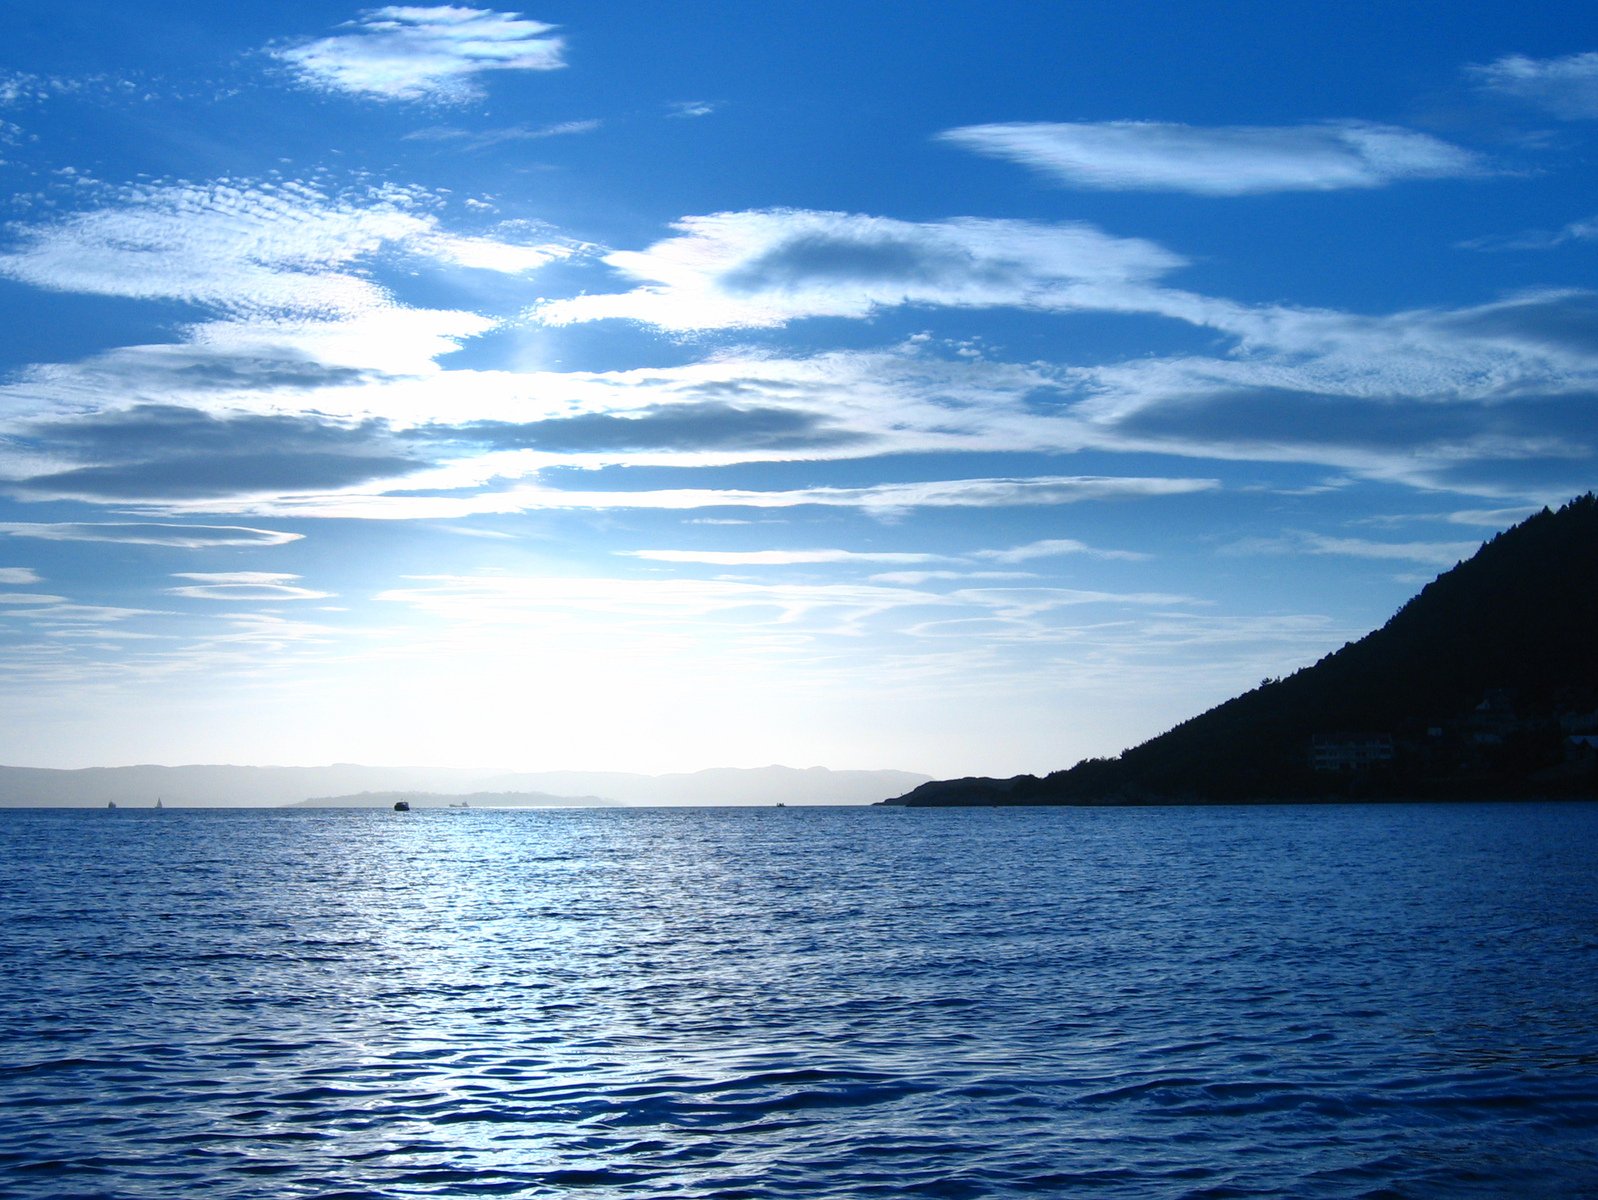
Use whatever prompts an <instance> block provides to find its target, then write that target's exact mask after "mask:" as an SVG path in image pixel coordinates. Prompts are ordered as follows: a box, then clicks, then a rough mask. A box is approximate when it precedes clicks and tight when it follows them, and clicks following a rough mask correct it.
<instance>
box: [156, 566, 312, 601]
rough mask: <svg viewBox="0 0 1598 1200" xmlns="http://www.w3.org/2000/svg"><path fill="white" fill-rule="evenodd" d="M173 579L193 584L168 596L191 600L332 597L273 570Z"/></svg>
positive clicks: (183, 574)
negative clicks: (189, 581) (188, 580)
mask: <svg viewBox="0 0 1598 1200" xmlns="http://www.w3.org/2000/svg"><path fill="white" fill-rule="evenodd" d="M173 578H174V579H191V580H193V581H194V582H193V583H190V584H184V585H182V586H180V587H173V588H167V589H166V590H167V594H168V595H171V596H184V597H187V598H188V599H191V600H229V601H238V600H323V599H326V598H327V597H329V596H330V595H332V593H331V592H319V591H315V590H314V589H312V588H304V587H298V586H296V585H295V584H294V583H293V582H292V581H293V580H296V579H298V578H299V576H298V575H285V574H281V573H276V572H271V571H184V572H180V573H179V574H176V575H174V576H173Z"/></svg>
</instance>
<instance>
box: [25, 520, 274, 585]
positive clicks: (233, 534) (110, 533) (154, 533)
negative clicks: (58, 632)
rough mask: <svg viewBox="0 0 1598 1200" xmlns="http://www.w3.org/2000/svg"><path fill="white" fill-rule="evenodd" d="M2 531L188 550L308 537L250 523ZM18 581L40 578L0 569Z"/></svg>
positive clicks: (105, 524) (57, 525)
mask: <svg viewBox="0 0 1598 1200" xmlns="http://www.w3.org/2000/svg"><path fill="white" fill-rule="evenodd" d="M0 533H3V534H8V535H10V536H11V537H26V538H38V539H40V540H42V541H47V542H117V543H121V544H124V545H134V546H175V547H178V548H180V549H184V550H202V549H208V548H210V547H213V546H282V545H286V544H287V543H289V542H297V541H299V540H300V539H301V538H303V537H304V536H305V535H304V534H303V533H285V532H283V531H282V530H277V529H252V528H250V527H249V526H247V525H179V524H174V523H170V522H158V521H100V522H95V521H62V522H49V523H24V522H9V523H6V524H0ZM16 582H23V583H34V582H37V580H35V579H27V580H16V579H7V578H6V577H5V573H4V571H3V570H0V583H16Z"/></svg>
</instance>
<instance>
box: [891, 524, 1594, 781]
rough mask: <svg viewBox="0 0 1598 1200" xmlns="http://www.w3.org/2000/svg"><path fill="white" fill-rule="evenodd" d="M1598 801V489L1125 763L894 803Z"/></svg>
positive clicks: (1087, 764)
mask: <svg viewBox="0 0 1598 1200" xmlns="http://www.w3.org/2000/svg"><path fill="white" fill-rule="evenodd" d="M1595 795H1598V498H1595V497H1594V496H1593V495H1592V494H1591V493H1589V494H1588V495H1586V496H1583V497H1580V498H1579V499H1576V500H1573V501H1571V502H1570V503H1569V504H1567V505H1565V506H1564V507H1563V508H1561V509H1560V510H1559V511H1558V512H1551V511H1549V510H1548V509H1544V510H1543V511H1542V512H1541V513H1539V514H1537V515H1536V516H1534V517H1531V518H1530V519H1528V520H1526V521H1525V522H1523V523H1521V524H1520V525H1517V526H1515V527H1514V528H1512V529H1510V530H1508V531H1506V532H1504V533H1501V534H1499V535H1498V536H1497V537H1495V538H1493V540H1492V541H1490V542H1488V543H1487V544H1486V545H1484V546H1483V547H1482V548H1481V549H1480V550H1479V551H1478V552H1477V553H1476V554H1475V555H1474V556H1473V557H1472V558H1470V559H1469V560H1467V561H1466V562H1463V563H1460V564H1459V565H1458V566H1456V567H1454V569H1453V570H1451V571H1448V572H1446V573H1445V574H1443V575H1441V576H1439V577H1438V578H1437V579H1435V580H1433V581H1432V582H1431V583H1430V584H1428V585H1427V586H1426V588H1425V589H1424V590H1423V591H1422V592H1421V593H1420V594H1419V595H1418V596H1416V597H1415V598H1414V599H1413V600H1411V601H1410V602H1409V603H1408V604H1406V605H1404V607H1403V608H1401V609H1400V610H1399V611H1398V612H1397V613H1396V614H1395V615H1394V616H1393V618H1392V619H1391V620H1390V621H1388V622H1387V624H1386V625H1384V626H1383V627H1382V628H1381V629H1378V630H1377V631H1376V632H1374V633H1372V634H1370V635H1368V636H1366V637H1364V638H1361V639H1360V640H1359V641H1357V642H1351V643H1349V644H1348V645H1346V646H1344V647H1343V648H1342V649H1341V650H1338V651H1337V652H1335V653H1333V654H1330V655H1328V656H1327V657H1325V658H1323V659H1321V661H1320V662H1318V663H1316V664H1315V665H1314V666H1311V667H1306V668H1304V669H1303V670H1301V671H1298V672H1296V673H1295V674H1293V675H1291V676H1289V677H1287V678H1284V679H1277V680H1268V681H1266V682H1264V683H1262V684H1261V685H1260V686H1259V687H1257V688H1255V689H1254V690H1253V691H1250V692H1248V693H1246V694H1244V695H1242V696H1238V697H1237V698H1235V699H1233V700H1229V701H1227V702H1226V703H1225V704H1222V705H1220V706H1218V707H1216V708H1213V709H1211V710H1210V711H1209V712H1206V713H1204V714H1202V715H1201V716H1197V717H1194V718H1192V719H1191V720H1188V721H1185V722H1183V723H1182V724H1180V725H1178V726H1176V727H1175V728H1174V729H1171V730H1169V731H1168V732H1166V733H1163V734H1161V735H1160V736H1158V737H1156V738H1153V739H1151V740H1150V741H1147V742H1144V743H1143V744H1142V745H1140V746H1135V747H1133V748H1132V749H1130V750H1127V751H1125V752H1124V753H1122V754H1121V755H1120V756H1118V757H1116V758H1099V759H1087V760H1084V761H1083V762H1080V763H1078V764H1077V765H1076V766H1074V767H1072V768H1070V769H1069V770H1065V771H1056V772H1054V773H1053V774H1051V775H1046V776H1044V777H1042V778H1038V777H1037V776H1033V775H1021V776H1017V777H1016V778H1014V779H958V780H946V781H938V782H933V783H928V784H924V785H922V786H921V787H918V788H916V789H915V790H914V791H912V792H909V793H907V794H906V795H904V796H901V797H899V798H898V799H895V800H889V801H885V803H888V804H904V805H912V806H934V805H969V804H1012V805H1014V804H1171V803H1232V802H1255V801H1268V800H1295V799H1296V800H1334V799H1439V800H1441V799H1461V798H1487V797H1502V798H1512V797H1531V796H1538V797H1543V796H1587V797H1591V796H1595Z"/></svg>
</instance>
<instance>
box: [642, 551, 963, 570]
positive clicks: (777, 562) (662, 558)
mask: <svg viewBox="0 0 1598 1200" xmlns="http://www.w3.org/2000/svg"><path fill="white" fill-rule="evenodd" d="M617 553H618V554H621V555H622V556H624V557H627V558H643V559H648V560H649V561H651V562H668V563H703V564H706V565H709V566H718V567H791V566H809V565H813V564H822V563H826V564H832V563H861V562H864V563H925V562H939V561H942V560H943V558H944V556H943V555H939V554H916V553H896V552H893V551H877V552H870V551H860V550H620V551H617Z"/></svg>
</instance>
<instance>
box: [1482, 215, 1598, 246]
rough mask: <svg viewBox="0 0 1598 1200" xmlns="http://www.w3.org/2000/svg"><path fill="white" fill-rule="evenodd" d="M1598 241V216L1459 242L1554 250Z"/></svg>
mask: <svg viewBox="0 0 1598 1200" xmlns="http://www.w3.org/2000/svg"><path fill="white" fill-rule="evenodd" d="M1592 241H1598V216H1594V217H1588V218H1587V219H1586V220H1583V221H1572V222H1570V223H1569V224H1568V225H1565V226H1563V227H1562V228H1560V229H1554V230H1547V229H1524V230H1521V231H1520V232H1519V233H1510V234H1500V235H1492V234H1490V235H1488V236H1486V237H1479V238H1471V239H1470V240H1468V241H1464V242H1461V243H1459V247H1460V249H1462V250H1552V249H1554V248H1555V247H1556V246H1564V245H1567V244H1569V243H1570V242H1592Z"/></svg>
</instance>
